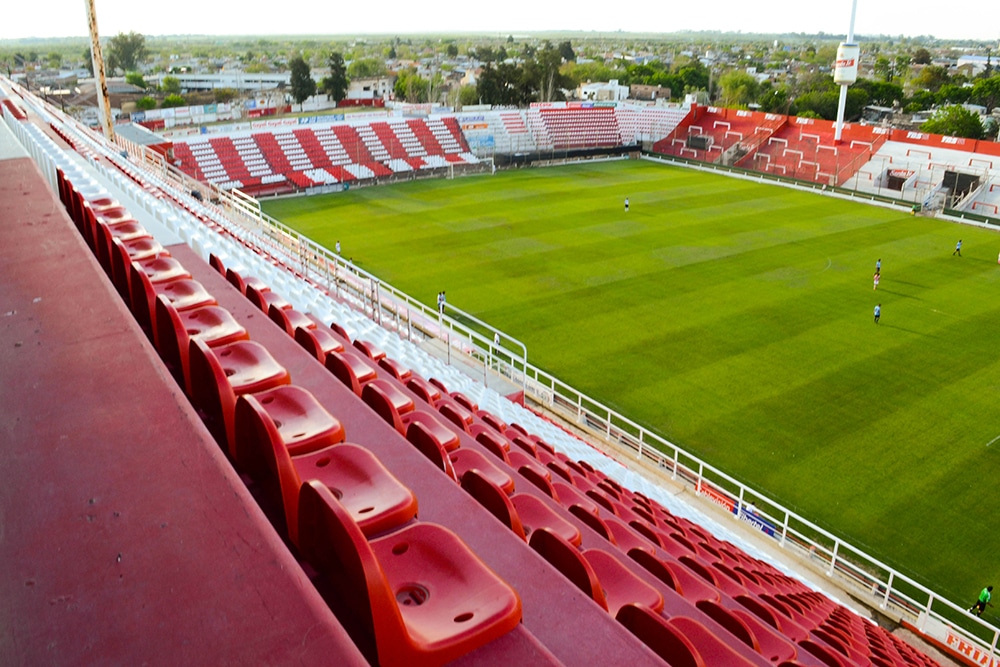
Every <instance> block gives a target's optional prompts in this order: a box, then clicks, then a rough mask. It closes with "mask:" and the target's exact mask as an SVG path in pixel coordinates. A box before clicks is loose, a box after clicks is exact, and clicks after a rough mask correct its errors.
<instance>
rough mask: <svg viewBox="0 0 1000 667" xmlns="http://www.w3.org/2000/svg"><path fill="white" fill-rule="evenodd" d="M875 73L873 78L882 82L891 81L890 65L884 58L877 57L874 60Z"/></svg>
mask: <svg viewBox="0 0 1000 667" xmlns="http://www.w3.org/2000/svg"><path fill="white" fill-rule="evenodd" d="M873 69H874V71H875V76H877V77H878V78H880V79H882V80H883V81H892V63H890V62H889V59H888V58H886V57H885V56H879V57H878V58H876V59H875V65H874V67H873Z"/></svg>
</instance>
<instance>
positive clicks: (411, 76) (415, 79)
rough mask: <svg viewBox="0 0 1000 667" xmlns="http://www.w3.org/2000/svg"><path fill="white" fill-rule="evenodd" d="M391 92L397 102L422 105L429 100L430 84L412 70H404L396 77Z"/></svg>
mask: <svg viewBox="0 0 1000 667" xmlns="http://www.w3.org/2000/svg"><path fill="white" fill-rule="evenodd" d="M393 92H394V93H395V94H396V99H397V100H403V101H406V102H410V103H413V104H422V103H424V102H426V101H427V100H428V99H429V95H430V82H428V81H427V79H425V78H423V77H422V76H420V75H419V74H417V72H416V71H415V70H413V69H409V70H405V71H402V72H400V73H399V74H398V75H397V76H396V85H395V87H394V88H393Z"/></svg>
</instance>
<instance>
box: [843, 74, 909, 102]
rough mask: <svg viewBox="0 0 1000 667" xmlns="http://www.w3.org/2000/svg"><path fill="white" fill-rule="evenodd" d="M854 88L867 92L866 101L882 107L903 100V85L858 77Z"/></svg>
mask: <svg viewBox="0 0 1000 667" xmlns="http://www.w3.org/2000/svg"><path fill="white" fill-rule="evenodd" d="M853 87H854V88H859V89H861V90H864V91H866V92H867V93H868V103H869V104H877V105H878V106H882V107H891V106H892V105H893V104H894V103H896V102H901V101H902V100H903V87H902V86H897V85H896V84H894V83H889V82H886V81H869V80H868V79H858V81H857V83H855V84H854V86H853Z"/></svg>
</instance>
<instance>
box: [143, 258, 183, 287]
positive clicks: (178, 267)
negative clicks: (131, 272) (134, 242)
mask: <svg viewBox="0 0 1000 667" xmlns="http://www.w3.org/2000/svg"><path fill="white" fill-rule="evenodd" d="M138 265H139V268H140V269H141V270H142V272H143V273H145V274H146V277H147V278H149V282H151V283H152V284H154V285H156V284H158V283H166V282H170V281H171V280H179V279H181V278H191V274H190V273H188V271H187V269H185V268H184V266H183V265H182V264H181V263H180V262H178V261H177V260H176V259H174V258H173V257H165V256H164V257H154V258H153V259H147V260H143V261H141V262H138Z"/></svg>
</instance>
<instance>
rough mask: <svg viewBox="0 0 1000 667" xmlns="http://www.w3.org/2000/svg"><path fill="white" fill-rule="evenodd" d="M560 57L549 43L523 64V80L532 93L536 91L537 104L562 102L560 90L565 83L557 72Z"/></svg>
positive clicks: (560, 63) (562, 96)
mask: <svg viewBox="0 0 1000 667" xmlns="http://www.w3.org/2000/svg"><path fill="white" fill-rule="evenodd" d="M561 65H562V56H561V55H559V51H558V50H557V49H556V48H555V47H554V46H552V44H550V43H549V42H546V43H545V45H544V46H543V47H542V48H541V49H539V50H538V51H537V52H536V53H535V58H534V60H531V61H529V62H527V63H525V66H524V74H523V80H524V82H525V83H526V84H528V85H529V86H530V87H531V88H532V90H533V91H537V99H538V101H539V102H552V101H556V100H562V99H564V98H565V96H564V95H563V93H562V89H563V88H565V87H566V85H567V84H566V82H565V80H564V77H563V76H562V74H561V72H560V71H559V68H560V66H561Z"/></svg>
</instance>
